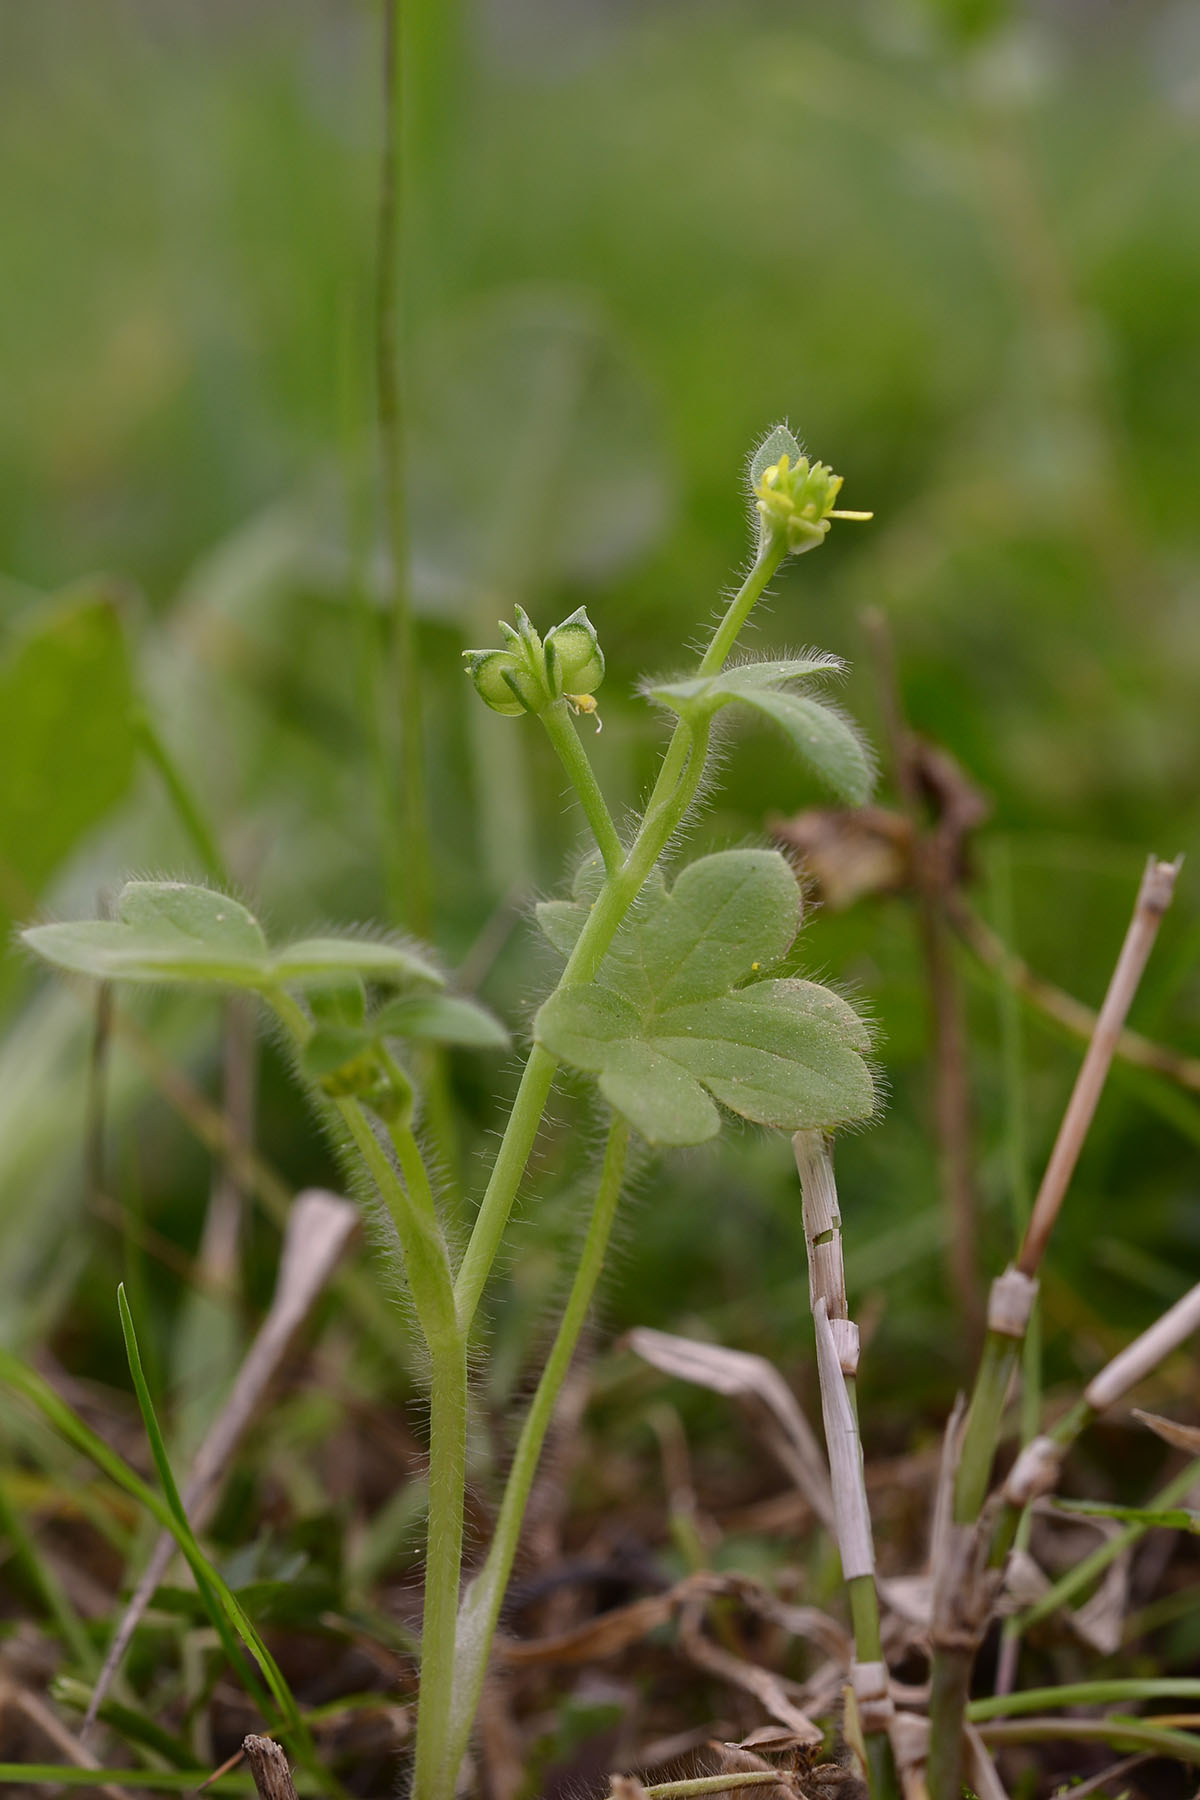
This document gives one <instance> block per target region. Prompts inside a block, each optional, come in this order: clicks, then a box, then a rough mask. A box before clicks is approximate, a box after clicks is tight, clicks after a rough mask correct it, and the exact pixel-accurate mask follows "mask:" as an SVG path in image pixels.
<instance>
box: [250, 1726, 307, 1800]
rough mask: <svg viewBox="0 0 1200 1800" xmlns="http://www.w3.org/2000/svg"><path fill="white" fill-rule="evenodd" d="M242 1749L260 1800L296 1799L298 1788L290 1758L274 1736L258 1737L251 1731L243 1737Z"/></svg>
mask: <svg viewBox="0 0 1200 1800" xmlns="http://www.w3.org/2000/svg"><path fill="white" fill-rule="evenodd" d="M242 1749H243V1750H244V1751H245V1753H246V1761H247V1763H248V1764H249V1765H250V1773H251V1775H252V1776H253V1777H254V1786H255V1789H256V1791H257V1793H258V1796H259V1800H296V1788H295V1784H294V1782H293V1781H292V1771H291V1770H290V1769H289V1768H288V1760H287V1757H286V1756H285V1755H284V1753H283V1751H282V1750H281V1749H280V1747H279V1745H278V1744H277V1743H276V1742H275V1740H274V1738H269V1737H257V1736H256V1735H255V1733H254V1732H251V1733H250V1734H249V1736H248V1737H245V1738H243V1739H242Z"/></svg>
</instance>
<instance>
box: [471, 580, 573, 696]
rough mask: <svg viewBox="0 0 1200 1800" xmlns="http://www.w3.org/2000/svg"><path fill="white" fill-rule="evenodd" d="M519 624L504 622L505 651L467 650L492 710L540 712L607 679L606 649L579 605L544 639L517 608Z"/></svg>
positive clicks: (475, 677)
mask: <svg viewBox="0 0 1200 1800" xmlns="http://www.w3.org/2000/svg"><path fill="white" fill-rule="evenodd" d="M515 611H516V620H517V624H516V628H515V629H514V628H513V626H511V625H505V624H504V623H503V622H502V623H501V626H500V630H501V632H502V634H503V636H504V642H505V648H504V649H503V650H464V651H463V656H464V658H465V660H466V665H467V673H468V675H469V676H470V677H471V680H472V681H473V682H474V683H475V688H476V691H477V692H478V694H479V697H480V699H481V700H484V701H486V702H487V704H488V705H489V706H490V707H491V708H492V710H493V711H494V712H498V713H508V714H509V715H515V714H517V713H522V712H531V713H540V712H544V711H545V709H546V707H548V706H550V705H552V704H553V703H554V701H556V700H558V699H561V697H562V696H563V695H564V694H567V695H568V696H572V695H573V696H576V697H578V696H581V695H588V694H590V693H591V692H592V690H593V688H597V687H599V685H600V683H601V681H602V680H603V679H604V653H603V651H602V650H601V648H600V645H599V642H598V641H597V638H596V632H595V628H594V626H593V625H592V622H591V620H590V619H589V618H588V616H587V612H586V611H585V609H584V608H583V607H582V606H581V607H580V608H579V609H578V611H576V612H573V613H572V614H571V616H570V618H569V619H564V620H563V621H562V624H561V625H556V626H555V627H554V629H553V630H552V631H550V632H548V633H547V634H546V641H545V643H544V644H543V642H542V640H541V638H540V637H539V636H538V634H537V632H536V631H535V630H534V629H533V626H532V625H531V624H530V622H529V619H528V617H527V616H526V614H525V613H524V611H523V610H522V609H521V607H519V606H518V607H517V608H516V609H515Z"/></svg>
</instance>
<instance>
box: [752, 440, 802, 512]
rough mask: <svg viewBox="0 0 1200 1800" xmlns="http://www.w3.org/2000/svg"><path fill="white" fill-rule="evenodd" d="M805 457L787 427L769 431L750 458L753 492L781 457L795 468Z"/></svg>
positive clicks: (798, 443) (797, 441)
mask: <svg viewBox="0 0 1200 1800" xmlns="http://www.w3.org/2000/svg"><path fill="white" fill-rule="evenodd" d="M803 455H804V450H803V448H802V446H801V444H800V442H799V440H798V439H797V438H796V437H795V435H794V434H793V433H792V432H791V431H789V430H788V428H787V426H786V425H776V426H775V428H774V430H772V431H768V433H767V435H766V437H765V438H764V439H763V441H762V443H761V444H760V445H759V446H758V449H757V450H755V452H754V453H753V455H752V456H751V458H750V488H751V491H753V490H754V489H755V488H756V487H757V486H758V484H759V482H760V481H761V480H762V478H763V476H764V475H765V474H766V472H767V470H768V469H770V468H773V467H774V466H775V464H776V463H777V462H778V461H779V459H780V457H781V456H786V457H787V458H788V459H789V461H790V462H791V464H792V467H793V468H795V466H796V464H797V463H798V462H799V461H800V458H801V457H802V456H803ZM755 519H756V521H757V519H758V514H757V513H756V514H755Z"/></svg>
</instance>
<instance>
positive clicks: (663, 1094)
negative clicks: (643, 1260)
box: [534, 850, 874, 1145]
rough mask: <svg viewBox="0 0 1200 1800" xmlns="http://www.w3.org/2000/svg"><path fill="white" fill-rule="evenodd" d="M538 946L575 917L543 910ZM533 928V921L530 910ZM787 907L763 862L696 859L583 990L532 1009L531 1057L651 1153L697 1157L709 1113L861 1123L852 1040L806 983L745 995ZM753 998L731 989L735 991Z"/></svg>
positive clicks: (785, 885) (754, 985)
mask: <svg viewBox="0 0 1200 1800" xmlns="http://www.w3.org/2000/svg"><path fill="white" fill-rule="evenodd" d="M552 908H553V910H552V911H550V912H549V930H548V932H547V935H548V936H550V938H551V941H552V942H556V943H557V944H558V945H559V947H561V946H562V945H563V944H565V943H567V942H568V941H571V942H573V936H572V933H573V932H577V930H578V928H580V927H581V926H582V922H583V918H584V917H585V916H586V911H587V903H586V901H585V900H584V899H582V898H580V899H577V900H575V901H574V902H570V901H566V902H557V903H552ZM539 916H540V917H541V918H542V923H543V927H544V928H545V927H546V924H547V918H546V915H545V910H544V909H539ZM799 926H800V893H799V889H798V888H797V886H796V881H795V877H794V875H793V874H792V871H791V869H790V868H789V866H788V864H787V863H786V862H785V860H784V858H783V857H782V856H780V855H779V853H778V852H777V851H773V850H728V851H723V852H720V853H718V854H717V855H715V856H707V857H702V858H701V859H700V860H699V861H698V862H695V863H693V864H691V866H690V867H689V868H687V869H685V870H684V871H683V873H682V874H681V875H680V876H679V878H678V880H677V881H676V883H675V885H674V887H673V888H672V889H671V890H670V891H669V892H668V890H667V889H666V887H665V885H658V886H656V887H654V888H652V889H651V890H650V892H649V893H648V894H646V895H645V896H644V899H643V903H642V905H641V907H640V909H639V910H638V911H637V912H636V913H635V914H634V915H633V916H632V917H631V918H630V919H629V920H628V921H627V922H626V924H625V925H624V926H623V927H622V929H621V931H620V932H618V934H617V937H616V939H615V941H614V943H613V946H612V949H611V950H610V951H609V954H608V956H607V957H606V958H605V960H604V962H603V964H602V965H601V969H600V972H599V975H598V976H597V979H596V980H595V981H591V982H586V983H580V984H579V985H577V986H569V987H566V988H563V989H560V990H559V991H558V992H556V993H555V994H553V995H551V997H550V999H549V1000H547V1001H546V1003H545V1004H544V1005H543V1006H542V1008H541V1010H540V1011H539V1013H538V1015H537V1019H536V1021H535V1025H534V1031H535V1035H536V1037H537V1039H538V1041H539V1042H540V1043H542V1044H544V1045H545V1047H546V1048H547V1049H548V1050H550V1051H551V1052H552V1053H553V1054H554V1055H555V1056H557V1057H559V1058H560V1059H561V1060H562V1061H563V1062H566V1063H569V1064H571V1065H572V1066H573V1067H575V1068H579V1069H584V1070H587V1071H588V1072H589V1073H592V1074H595V1075H596V1076H597V1077H598V1080H599V1086H600V1090H601V1092H602V1093H603V1094H604V1096H605V1098H606V1099H607V1100H608V1101H609V1102H610V1103H611V1104H612V1105H613V1106H614V1107H615V1108H616V1109H617V1111H618V1112H620V1113H622V1114H623V1115H624V1116H625V1117H626V1118H627V1119H628V1120H629V1121H630V1123H631V1124H633V1125H634V1126H635V1127H636V1129H637V1130H638V1131H640V1132H641V1134H642V1135H643V1137H645V1138H647V1139H648V1140H649V1141H650V1142H651V1143H655V1144H663V1145H682V1144H697V1143H702V1142H704V1141H705V1140H706V1139H708V1138H711V1137H714V1136H715V1135H716V1133H717V1131H718V1130H719V1129H720V1113H719V1112H718V1109H717V1105H716V1102H718V1101H719V1102H720V1103H721V1104H722V1105H724V1106H726V1107H728V1108H729V1109H730V1110H731V1111H732V1112H736V1113H739V1114H740V1115H741V1116H742V1117H743V1118H746V1119H750V1120H753V1121H754V1122H756V1123H758V1124H763V1125H774V1126H779V1127H781V1128H785V1129H787V1130H792V1131H796V1130H800V1129H812V1130H815V1129H823V1128H828V1127H832V1126H834V1125H838V1124H843V1123H845V1122H846V1121H848V1120H851V1119H861V1118H865V1117H867V1116H868V1115H869V1114H870V1113H871V1112H872V1110H873V1109H874V1091H873V1088H872V1083H871V1077H870V1073H869V1071H868V1069H867V1066H866V1063H865V1061H864V1059H863V1053H864V1052H865V1051H866V1050H867V1048H868V1036H867V1032H866V1028H865V1027H864V1026H863V1024H862V1022H861V1020H860V1019H859V1018H858V1016H857V1014H856V1013H855V1012H854V1010H853V1008H852V1007H850V1006H849V1005H848V1004H847V1003H846V1002H845V1001H844V1000H842V999H841V998H840V997H839V996H838V995H836V994H833V993H831V992H830V991H829V990H828V989H826V988H822V987H820V986H819V985H817V984H816V983H814V982H810V981H799V980H770V979H766V980H757V981H756V980H754V979H753V977H754V976H756V975H759V974H760V973H761V971H762V970H763V969H764V968H767V967H769V966H770V965H772V964H774V963H777V962H778V961H779V960H780V958H781V957H782V956H784V954H785V953H786V952H787V950H788V949H789V947H790V946H791V943H792V941H793V939H794V938H795V936H796V933H797V931H798V929H799ZM748 979H749V980H750V983H751V985H749V986H745V985H742V984H743V983H745V982H746V981H747V980H748Z"/></svg>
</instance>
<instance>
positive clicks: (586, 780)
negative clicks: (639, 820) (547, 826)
mask: <svg viewBox="0 0 1200 1800" xmlns="http://www.w3.org/2000/svg"><path fill="white" fill-rule="evenodd" d="M541 718H542V724H543V725H544V726H545V727H546V735H547V737H548V738H549V739H550V742H551V743H552V744H553V745H554V748H555V751H556V752H557V755H558V760H559V761H560V762H561V764H562V766H563V768H564V769H565V770H566V771H567V775H568V777H569V779H570V782H571V786H572V787H573V788H574V789H575V792H576V794H577V795H578V796H579V804H580V805H581V806H582V807H583V810H584V812H585V813H586V814H587V822H588V824H589V825H590V826H591V828H592V835H593V837H594V838H595V840H596V843H597V844H598V845H599V848H600V854H601V856H602V857H603V858H604V867H605V868H606V869H607V870H608V873H609V874H610V875H614V874H615V873H616V871H617V870H618V869H619V868H620V866H621V864H622V863H623V862H624V860H625V852H624V849H623V848H622V845H621V839H620V837H619V836H618V834H617V828H616V826H615V825H614V824H613V821H612V814H611V813H610V812H609V810H608V803H607V801H606V800H605V798H604V795H603V793H602V792H601V790H600V783H599V782H598V781H597V780H596V776H595V772H594V771H593V769H592V765H591V762H590V760H589V758H588V754H587V751H586V750H585V749H584V747H583V745H582V744H581V743H580V741H579V733H578V732H577V731H576V729H575V721H574V720H573V719H572V718H571V716H570V713H569V712H568V710H567V703H566V701H565V700H556V701H555V702H554V705H553V706H548V707H547V708H546V710H545V712H544V713H543V714H542V715H541Z"/></svg>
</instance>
